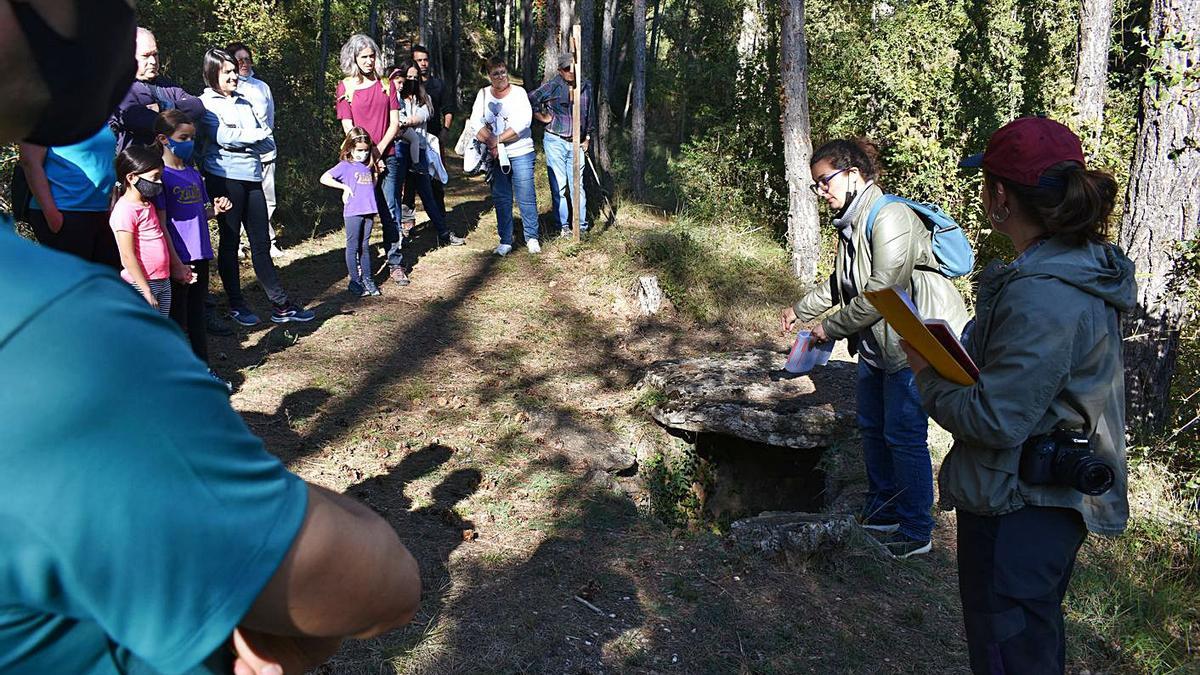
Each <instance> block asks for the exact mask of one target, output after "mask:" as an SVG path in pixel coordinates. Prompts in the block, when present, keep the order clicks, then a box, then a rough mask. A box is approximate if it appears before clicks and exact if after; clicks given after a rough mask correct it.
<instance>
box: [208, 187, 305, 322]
mask: <svg viewBox="0 0 1200 675" xmlns="http://www.w3.org/2000/svg"><path fill="white" fill-rule="evenodd" d="M204 183H205V185H206V186H207V187H208V195H209V196H210V197H212V198H214V199H215V198H216V197H228V198H229V201H231V202H233V208H232V209H230V210H228V211H226V212H225V213H222V214H221V215H219V216H217V223H218V225H219V227H218V229H217V235H218V236H217V272H218V273H220V275H221V285H222V286H224V287H225V295H226V296H228V297H229V306H230V307H231V308H236V307H245V306H246V299H245V298H244V297H243V296H242V280H241V277H240V276H239V271H238V239H239V237H240V235H241V230H242V228H243V227H245V228H246V238H247V239H249V240H250V262H252V263H253V264H254V275H255V276H257V277H258V283H259V284H261V285H262V287H263V290H264V291H266V292H267V297H268V298H270V299H271V303H272V304H274V305H276V306H279V307H281V306H283V305H286V304H288V296H287V293H285V292H284V291H283V287H282V286H280V285H279V275H278V273H276V271H275V263H274V262H272V261H271V235H270V233H269V231H268V227H267V225H268V223H267V199H266V197H265V196H263V189H262V183H261V182H258V181H246V180H234V179H232V178H225V177H222V176H214V175H212V174H208V173H206V174H204Z"/></svg>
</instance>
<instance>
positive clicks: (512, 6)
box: [504, 0, 518, 70]
mask: <svg viewBox="0 0 1200 675" xmlns="http://www.w3.org/2000/svg"><path fill="white" fill-rule="evenodd" d="M516 1H517V0H505V1H504V32H505V33H507V34H508V37H507V38H505V40H504V41H505V44H507V45H508V62H509V63H510V64H511V67H512V68H513V70H516V65H517V51H518V49H517V45H518V43H517V22H516V18H517V17H516V16H514V15H515V14H516Z"/></svg>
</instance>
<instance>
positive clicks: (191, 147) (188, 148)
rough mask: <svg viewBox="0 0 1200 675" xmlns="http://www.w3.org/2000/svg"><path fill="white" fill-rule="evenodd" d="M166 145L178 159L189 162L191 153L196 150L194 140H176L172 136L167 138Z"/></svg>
mask: <svg viewBox="0 0 1200 675" xmlns="http://www.w3.org/2000/svg"><path fill="white" fill-rule="evenodd" d="M167 147H168V148H170V149H171V152H173V153H175V156H176V157H178V158H179V159H182V160H183V161H185V162H190V161H191V160H192V153H193V152H195V150H196V141H177V140H175V139H173V138H168V139H167Z"/></svg>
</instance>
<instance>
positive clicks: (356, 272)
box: [344, 215, 375, 288]
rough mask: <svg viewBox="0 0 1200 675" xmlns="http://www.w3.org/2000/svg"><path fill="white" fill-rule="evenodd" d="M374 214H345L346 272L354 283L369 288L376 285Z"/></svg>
mask: <svg viewBox="0 0 1200 675" xmlns="http://www.w3.org/2000/svg"><path fill="white" fill-rule="evenodd" d="M374 218H375V216H373V215H366V216H345V217H344V220H345V222H346V272H347V273H348V274H349V275H350V281H351V282H352V283H358V284H362V285H364V286H366V287H368V288H370V287H371V286H373V285H374V283H375V281H374V279H373V278H372V277H371V274H372V272H373V271H374V270H372V269H371V226H372V225H373V224H374Z"/></svg>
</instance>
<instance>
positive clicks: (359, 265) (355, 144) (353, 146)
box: [321, 127, 381, 298]
mask: <svg viewBox="0 0 1200 675" xmlns="http://www.w3.org/2000/svg"><path fill="white" fill-rule="evenodd" d="M339 159H340V160H341V161H340V162H338V163H337V166H335V167H333V168H332V169H330V170H328V171H326V172H325V173H323V174H321V185H327V186H329V187H333V188H339V189H340V190H341V191H342V203H343V204H345V205H346V206H345V208H344V209H343V210H342V215H343V216H344V217H345V220H346V271H347V272H349V274H350V284H349V286H348V289H347V290H349V291H350V294H351V295H354V296H359V297H364V298H365V297H367V296H369V295H381V293H380V292H379V288H378V287H377V286H376V285H375V280H374V279H373V278H372V277H371V270H372V268H371V247H370V242H371V226H372V225H373V224H374V221H375V219H376V218H377V217H378V216H379V203H378V202H377V201H376V199H375V182H376V180H377V178H378V176H377V175H376V170H377V169H376V167H377V166H378V162H379V149H378V147H376V146H375V144H374V143H372V141H371V135H370V134H369V133H368V132H367V130H366V129H364V128H362V127H353V128H352V129H350V132H349V133H347V134H346V140H344V141H342V149H341V152H340V153H339Z"/></svg>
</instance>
